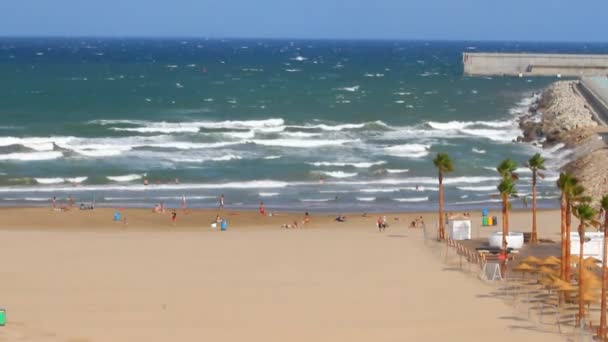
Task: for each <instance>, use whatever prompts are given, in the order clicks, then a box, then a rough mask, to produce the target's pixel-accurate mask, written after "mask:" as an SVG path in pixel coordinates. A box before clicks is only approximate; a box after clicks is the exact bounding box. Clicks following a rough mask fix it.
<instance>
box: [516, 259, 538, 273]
mask: <svg viewBox="0 0 608 342" xmlns="http://www.w3.org/2000/svg"><path fill="white" fill-rule="evenodd" d="M513 270H514V271H518V272H531V271H534V267H532V266H530V265H528V264H527V263H525V262H523V261H522V262H520V263H519V265H517V266H515V267H513Z"/></svg>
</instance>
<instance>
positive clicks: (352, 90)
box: [338, 85, 359, 92]
mask: <svg viewBox="0 0 608 342" xmlns="http://www.w3.org/2000/svg"><path fill="white" fill-rule="evenodd" d="M338 90H342V91H348V92H355V91H358V90H359V86H358V85H356V86H352V87H342V88H338Z"/></svg>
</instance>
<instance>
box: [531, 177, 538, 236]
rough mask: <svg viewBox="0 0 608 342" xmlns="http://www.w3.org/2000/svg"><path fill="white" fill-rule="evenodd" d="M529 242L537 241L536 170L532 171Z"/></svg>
mask: <svg viewBox="0 0 608 342" xmlns="http://www.w3.org/2000/svg"><path fill="white" fill-rule="evenodd" d="M530 243H531V244H537V243H538V236H537V233H536V171H534V172H532V236H531V237H530Z"/></svg>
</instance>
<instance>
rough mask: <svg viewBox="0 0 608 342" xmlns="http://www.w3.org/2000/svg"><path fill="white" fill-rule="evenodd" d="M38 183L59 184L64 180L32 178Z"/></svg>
mask: <svg viewBox="0 0 608 342" xmlns="http://www.w3.org/2000/svg"><path fill="white" fill-rule="evenodd" d="M34 180H35V181H36V183H38V184H61V183H63V182H65V180H64V179H63V178H34Z"/></svg>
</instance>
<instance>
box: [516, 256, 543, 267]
mask: <svg viewBox="0 0 608 342" xmlns="http://www.w3.org/2000/svg"><path fill="white" fill-rule="evenodd" d="M521 262H525V263H526V264H530V265H535V264H538V263H539V262H541V260H540V259H539V258H537V257H535V256H534V255H529V256H527V257H526V258H524V259H523V260H522V261H521Z"/></svg>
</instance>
